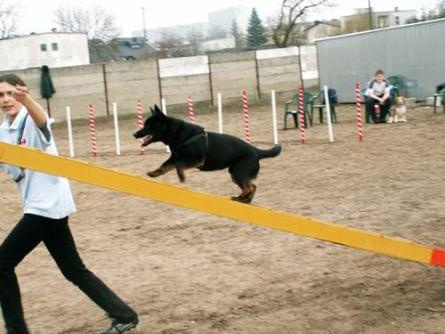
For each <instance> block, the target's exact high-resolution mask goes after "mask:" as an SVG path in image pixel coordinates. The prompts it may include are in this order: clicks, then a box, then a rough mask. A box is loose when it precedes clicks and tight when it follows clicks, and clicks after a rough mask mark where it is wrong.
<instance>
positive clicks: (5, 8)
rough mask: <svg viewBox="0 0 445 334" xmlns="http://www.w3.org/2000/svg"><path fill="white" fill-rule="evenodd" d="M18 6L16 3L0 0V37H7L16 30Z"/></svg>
mask: <svg viewBox="0 0 445 334" xmlns="http://www.w3.org/2000/svg"><path fill="white" fill-rule="evenodd" d="M18 8H19V7H18V5H17V4H16V3H8V1H5V0H0V38H7V37H9V36H10V35H12V34H13V33H14V32H15V31H16V28H17V26H16V22H17V20H18V12H19V9H18Z"/></svg>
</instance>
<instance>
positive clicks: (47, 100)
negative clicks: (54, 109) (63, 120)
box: [46, 99, 51, 117]
mask: <svg viewBox="0 0 445 334" xmlns="http://www.w3.org/2000/svg"><path fill="white" fill-rule="evenodd" d="M46 110H48V116H49V117H51V108H50V107H49V99H46Z"/></svg>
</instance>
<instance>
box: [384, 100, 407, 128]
mask: <svg viewBox="0 0 445 334" xmlns="http://www.w3.org/2000/svg"><path fill="white" fill-rule="evenodd" d="M406 121H407V120H406V104H405V98H404V97H403V96H399V97H397V100H396V107H395V108H394V110H393V111H392V113H391V117H390V118H389V120H388V123H398V122H406Z"/></svg>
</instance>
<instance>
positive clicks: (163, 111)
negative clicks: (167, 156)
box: [161, 99, 171, 153]
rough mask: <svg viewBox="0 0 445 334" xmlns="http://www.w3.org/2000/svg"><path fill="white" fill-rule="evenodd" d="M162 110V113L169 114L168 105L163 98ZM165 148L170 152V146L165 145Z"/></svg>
mask: <svg viewBox="0 0 445 334" xmlns="http://www.w3.org/2000/svg"><path fill="white" fill-rule="evenodd" d="M161 110H162V113H163V114H164V115H165V116H167V105H166V103H165V99H161ZM165 150H166V151H167V153H170V152H171V151H170V147H168V145H165Z"/></svg>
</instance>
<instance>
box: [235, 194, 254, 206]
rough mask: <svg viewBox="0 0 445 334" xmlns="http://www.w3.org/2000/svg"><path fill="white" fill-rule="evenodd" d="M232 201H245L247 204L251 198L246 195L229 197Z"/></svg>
mask: <svg viewBox="0 0 445 334" xmlns="http://www.w3.org/2000/svg"><path fill="white" fill-rule="evenodd" d="M230 199H231V200H232V201H236V202H240V203H246V204H249V203H250V202H251V201H252V200H250V199H249V198H246V197H238V196H232V197H231V198H230Z"/></svg>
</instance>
